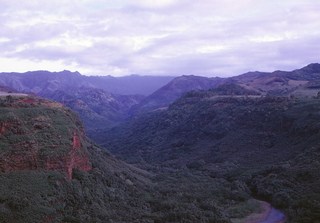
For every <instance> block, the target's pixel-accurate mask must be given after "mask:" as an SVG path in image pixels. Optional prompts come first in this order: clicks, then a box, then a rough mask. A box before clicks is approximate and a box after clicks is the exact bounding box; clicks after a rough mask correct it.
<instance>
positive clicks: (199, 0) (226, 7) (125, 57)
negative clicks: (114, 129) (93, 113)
mask: <svg viewBox="0 0 320 223" xmlns="http://www.w3.org/2000/svg"><path fill="white" fill-rule="evenodd" d="M319 12H320V1H319V0H50V1H44V0H0V25H1V29H0V49H1V53H0V72H25V71H32V70H49V71H61V70H71V71H79V72H80V73H82V74H85V75H113V76H124V75H130V74H141V75H183V74H184V75H189V74H194V75H202V76H222V77H226V76H234V75H238V74H241V73H245V72H247V71H274V70H293V69H297V68H301V67H303V66H305V65H307V64H309V63H315V62H320V60H319V55H320V13H319Z"/></svg>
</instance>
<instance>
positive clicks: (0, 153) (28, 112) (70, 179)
mask: <svg viewBox="0 0 320 223" xmlns="http://www.w3.org/2000/svg"><path fill="white" fill-rule="evenodd" d="M3 95H4V94H3ZM0 181H1V185H0V222H10V223H11V222H12V223H19V222H30V223H31V222H32V223H37V222H109V221H110V222H111V219H112V222H134V221H135V220H136V219H139V222H144V221H147V220H145V219H146V218H145V217H143V216H144V215H147V213H148V212H149V211H148V208H149V207H148V204H147V203H146V202H145V200H144V199H143V196H142V194H145V191H144V189H143V188H145V187H147V185H148V184H149V183H148V182H149V176H148V174H147V173H145V172H143V171H141V170H139V169H137V168H133V167H130V166H129V165H127V164H125V163H123V162H120V161H118V160H116V159H115V158H113V157H112V156H111V155H109V154H108V153H106V152H103V151H102V150H101V149H100V148H98V147H96V146H95V145H94V144H92V143H91V142H89V141H88V140H87V138H86V137H85V135H84V132H83V128H82V126H81V123H80V122H79V120H78V118H77V117H76V116H75V115H74V114H73V113H72V112H71V111H70V110H69V109H67V108H65V107H63V106H62V105H61V104H59V103H55V102H51V101H47V100H43V99H39V98H34V97H30V96H21V95H17V94H11V93H7V95H6V96H0Z"/></svg>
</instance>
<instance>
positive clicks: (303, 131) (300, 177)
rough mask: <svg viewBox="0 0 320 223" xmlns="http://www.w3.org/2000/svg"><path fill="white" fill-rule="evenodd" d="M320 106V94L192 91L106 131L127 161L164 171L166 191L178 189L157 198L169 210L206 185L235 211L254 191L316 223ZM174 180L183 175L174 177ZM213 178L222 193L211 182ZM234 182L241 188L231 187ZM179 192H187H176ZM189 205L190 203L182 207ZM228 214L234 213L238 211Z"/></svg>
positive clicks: (293, 216) (297, 218)
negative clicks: (164, 107) (312, 96)
mask: <svg viewBox="0 0 320 223" xmlns="http://www.w3.org/2000/svg"><path fill="white" fill-rule="evenodd" d="M319 110H320V102H319V100H318V99H289V98H286V97H260V96H258V97H257V96H252V97H251V96H238V97H237V96H230V97H226V96H219V95H216V94H214V93H213V92H192V93H189V94H186V95H185V97H182V98H181V99H179V100H177V101H176V102H175V103H173V104H172V105H171V106H170V107H169V108H168V109H167V110H163V111H157V112H152V113H148V114H144V115H141V116H140V117H137V118H135V119H133V120H131V121H130V122H128V123H125V124H123V125H122V126H119V127H117V128H114V129H113V130H112V131H110V132H108V134H106V135H105V144H104V145H105V146H106V147H107V148H108V149H110V150H111V151H112V152H114V153H115V154H117V155H118V156H119V157H121V158H123V159H125V160H127V161H128V162H132V163H136V164H138V165H139V166H140V167H143V168H148V169H149V170H151V171H154V172H157V173H161V174H162V175H163V176H162V178H160V179H157V182H159V185H160V186H161V187H163V188H160V189H159V191H162V190H168V189H171V188H174V190H175V189H176V191H175V192H174V193H169V196H168V197H167V198H166V199H161V202H158V203H153V207H154V208H155V210H157V211H158V212H160V210H161V209H164V210H167V211H166V213H170V212H171V211H173V210H175V207H176V206H175V205H176V203H175V202H174V201H178V203H179V204H182V203H183V200H180V199H186V198H187V197H188V196H190V200H197V198H201V193H198V192H197V189H196V188H197V187H199V188H202V187H203V188H206V189H203V190H202V194H206V195H207V196H208V197H209V198H211V199H212V200H213V201H215V202H217V205H218V206H217V207H226V208H227V209H228V210H233V207H237V205H239V204H240V203H241V202H245V201H246V200H248V199H249V198H250V196H253V197H256V198H258V199H262V200H266V201H268V202H270V203H272V205H274V206H275V207H277V208H280V209H282V210H284V211H285V213H286V214H287V215H288V218H289V222H294V223H298V222H299V223H302V222H307V220H306V219H308V222H316V221H317V220H318V219H319V212H318V210H320V209H319V204H320V197H319V195H320V191H319V188H320V181H319V179H320V178H319V177H320V176H319V171H318V170H319V168H320V166H319V164H320V163H319V160H320V157H319V149H320V143H319V137H320V135H319V134H320V121H319V120H320V116H319ZM171 171H176V172H177V173H185V174H186V175H185V176H184V178H183V179H184V180H182V179H181V177H179V175H178V174H177V175H175V176H174V177H171ZM199 176H202V179H201V180H199V181H198V182H199V183H198V184H196V185H195V184H193V183H192V179H197V178H198V177H199ZM171 179H176V182H174V183H172V184H170V183H169V182H170V180H171ZM222 179H223V180H222ZM207 180H209V181H211V183H210V184H211V185H212V188H215V189H216V192H215V193H211V192H210V189H209V190H208V189H207V187H206V186H205V185H206V183H205V182H206V181H207ZM236 182H237V183H236ZM228 183H230V184H231V185H234V188H232V187H231V188H228V186H227V185H228ZM179 185H186V186H185V187H182V188H179ZM213 185H214V186H213ZM188 187H190V188H189V189H191V192H190V193H188V190H189V189H188ZM215 189H214V190H215ZM171 190H172V189H171ZM178 191H180V193H182V194H183V195H182V196H181V197H179V196H174V195H173V194H179V193H178ZM199 191H201V190H199ZM167 193H168V192H167ZM184 193H186V194H184ZM217 194H220V196H221V198H223V199H224V201H221V199H220V198H219V196H217ZM159 196H160V195H159ZM161 196H163V194H162V195H161ZM161 196H160V197H161ZM306 197H307V199H306ZM181 207H183V206H179V208H181ZM200 207H202V206H201V204H199V203H195V209H194V210H193V211H194V212H193V213H201V212H202V211H203V210H202V209H201V208H200ZM197 208H199V209H197ZM187 210H190V209H189V208H188V207H187V206H186V207H184V208H183V210H181V212H183V213H187V212H186V211H187ZM222 213H224V215H225V216H226V217H227V218H230V217H231V215H232V213H233V214H235V215H237V214H236V213H235V212H232V211H231V212H224V211H223V212H222ZM186 215H187V214H186ZM204 215H205V214H204ZM168 217H169V218H170V219H171V218H173V219H174V217H176V218H178V216H172V215H170V216H168ZM190 221H191V220H190Z"/></svg>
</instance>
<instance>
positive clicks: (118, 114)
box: [44, 87, 143, 139]
mask: <svg viewBox="0 0 320 223" xmlns="http://www.w3.org/2000/svg"><path fill="white" fill-rule="evenodd" d="M44 96H45V97H47V98H50V99H52V100H55V101H58V102H61V103H63V104H64V105H66V106H68V107H69V108H71V109H72V110H73V111H75V112H76V113H78V114H79V116H80V118H81V120H82V121H83V123H84V126H85V129H86V132H87V134H88V135H89V136H90V137H91V138H92V139H94V137H95V134H96V131H97V130H99V129H104V130H105V129H110V128H111V127H113V126H114V125H116V124H117V123H119V122H121V121H124V120H125V119H126V118H127V117H128V111H129V109H130V108H131V107H132V106H133V105H136V104H138V103H139V102H140V101H141V100H142V98H143V96H140V95H114V94H111V93H108V92H106V91H104V90H101V89H97V88H90V87H82V88H78V89H69V90H66V91H60V90H58V91H54V92H52V93H50V94H45V95H44Z"/></svg>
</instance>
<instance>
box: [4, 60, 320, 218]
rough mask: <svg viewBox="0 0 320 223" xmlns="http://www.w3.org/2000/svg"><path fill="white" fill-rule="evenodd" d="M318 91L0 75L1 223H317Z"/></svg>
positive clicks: (181, 80) (264, 82) (257, 83)
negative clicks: (132, 85)
mask: <svg viewBox="0 0 320 223" xmlns="http://www.w3.org/2000/svg"><path fill="white" fill-rule="evenodd" d="M104 79H106V80H109V81H110V80H112V81H113V82H112V84H110V83H109V82H108V81H106V82H103V81H105V80H104ZM34 80H37V81H34ZM102 80H103V81H102ZM128 80H130V81H131V82H134V81H133V80H135V81H138V82H139V83H141V85H139V84H138V85H137V86H140V87H139V89H138V87H137V88H133V87H132V88H131V87H130V91H129V89H126V88H127V86H128V84H129V82H130V81H129V82H126V81H128ZM159 80H162V81H163V82H161V81H159ZM319 81H320V65H319V64H310V65H308V66H306V67H304V68H301V69H297V70H294V71H290V72H289V71H286V72H285V71H275V72H272V73H261V72H249V73H246V74H243V75H239V76H235V77H231V78H207V77H199V76H193V75H190V76H181V77H176V78H168V77H164V78H160V77H155V78H154V79H153V78H150V77H146V79H144V78H143V77H135V76H130V77H127V78H122V79H121V80H120V79H119V80H117V79H116V78H112V77H103V78H101V79H100V78H99V77H90V78H89V77H83V76H82V75H80V74H79V73H71V72H67V71H63V72H61V73H54V74H50V73H49V72H44V71H41V72H31V73H26V74H14V75H12V76H10V74H0V84H1V85H2V87H0V91H1V92H2V93H0V110H1V113H0V114H1V117H0V139H1V141H0V152H1V153H0V159H1V162H0V170H1V173H0V177H1V182H3V183H2V185H1V188H0V189H1V190H0V191H2V192H1V193H0V221H2V222H17V223H20V222H65V223H69V222H70V223H71V222H154V223H160V222H172V223H173V222H186V223H187V222H190V223H192V222H214V223H276V222H277V223H279V222H281V223H282V222H283V223H284V222H290V223H306V222H312V223H317V222H319V219H320V213H319V212H318V210H320V191H319V188H320V180H319V179H320V175H319V171H318V170H319V168H320V162H319V160H320V141H319V137H320V135H319V134H320V113H319V111H320V99H319V93H318V92H320V85H318V84H317V83H318V82H319ZM156 82H158V85H156V84H155V83H156ZM104 83H105V84H104ZM115 83H121V84H119V85H116V84H115ZM145 83H150V86H153V87H152V89H153V90H151V88H148V89H149V90H148V91H146V92H144V91H143V89H140V88H143V87H142V86H144V84H145ZM111 85H113V86H111ZM119 92H121V94H119ZM141 93H144V94H141ZM39 96H41V97H44V98H47V99H43V98H41V97H39ZM56 101H57V102H56ZM73 112H75V113H76V114H75V113H73ZM80 119H81V121H80ZM82 123H83V125H82ZM87 135H88V136H89V137H87ZM30 179H31V180H30ZM26 216H28V217H26ZM10 219H14V221H11V220H10Z"/></svg>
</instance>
